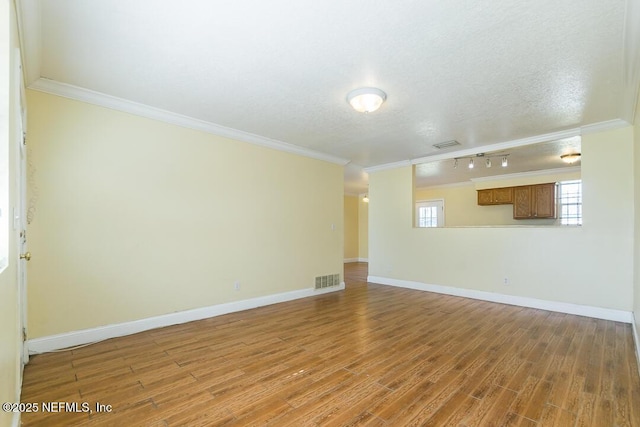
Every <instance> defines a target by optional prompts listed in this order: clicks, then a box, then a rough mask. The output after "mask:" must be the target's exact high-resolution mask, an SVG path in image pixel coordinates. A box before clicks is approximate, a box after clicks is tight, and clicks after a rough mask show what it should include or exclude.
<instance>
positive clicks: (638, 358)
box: [631, 313, 640, 373]
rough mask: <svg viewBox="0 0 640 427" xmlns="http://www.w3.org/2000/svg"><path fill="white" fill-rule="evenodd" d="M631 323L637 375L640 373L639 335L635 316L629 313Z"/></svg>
mask: <svg viewBox="0 0 640 427" xmlns="http://www.w3.org/2000/svg"><path fill="white" fill-rule="evenodd" d="M631 316H632V318H633V321H632V322H631V325H632V326H633V342H634V343H635V344H636V362H637V363H638V373H640V335H638V328H637V327H636V316H635V313H631Z"/></svg>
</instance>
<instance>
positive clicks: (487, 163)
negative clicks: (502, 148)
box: [453, 153, 509, 169]
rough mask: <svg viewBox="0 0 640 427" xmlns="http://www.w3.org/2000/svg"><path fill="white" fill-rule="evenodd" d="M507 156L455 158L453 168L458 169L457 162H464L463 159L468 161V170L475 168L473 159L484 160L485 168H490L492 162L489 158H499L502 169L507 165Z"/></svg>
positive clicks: (483, 154)
mask: <svg viewBox="0 0 640 427" xmlns="http://www.w3.org/2000/svg"><path fill="white" fill-rule="evenodd" d="M508 156H509V154H495V155H491V154H489V155H487V154H486V153H478V154H474V155H473V156H462V157H455V158H454V159H453V168H454V169H456V168H457V167H458V160H464V159H469V169H473V168H474V167H475V159H484V165H485V166H486V167H487V168H490V167H491V166H492V165H493V162H492V161H491V158H492V157H494V158H501V159H502V162H501V164H502V167H503V168H506V167H507V165H508V163H507V157H508Z"/></svg>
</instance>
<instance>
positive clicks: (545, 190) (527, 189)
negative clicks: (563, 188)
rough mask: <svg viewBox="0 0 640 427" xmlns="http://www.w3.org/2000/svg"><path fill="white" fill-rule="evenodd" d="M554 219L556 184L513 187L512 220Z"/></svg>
mask: <svg viewBox="0 0 640 427" xmlns="http://www.w3.org/2000/svg"><path fill="white" fill-rule="evenodd" d="M555 217H556V184H555V183H554V182H552V183H548V184H537V185H524V186H520V187H513V218H515V219H543V218H555Z"/></svg>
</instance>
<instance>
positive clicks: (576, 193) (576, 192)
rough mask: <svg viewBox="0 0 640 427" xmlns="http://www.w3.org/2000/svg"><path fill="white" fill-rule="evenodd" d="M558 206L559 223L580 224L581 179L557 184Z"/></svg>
mask: <svg viewBox="0 0 640 427" xmlns="http://www.w3.org/2000/svg"><path fill="white" fill-rule="evenodd" d="M558 207H559V208H560V209H559V210H560V224H561V225H582V181H581V180H576V181H563V182H560V183H559V184H558Z"/></svg>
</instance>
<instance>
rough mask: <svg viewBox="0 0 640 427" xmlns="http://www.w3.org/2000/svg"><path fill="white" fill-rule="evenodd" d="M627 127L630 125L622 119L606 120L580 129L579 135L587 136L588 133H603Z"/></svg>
mask: <svg viewBox="0 0 640 427" xmlns="http://www.w3.org/2000/svg"><path fill="white" fill-rule="evenodd" d="M627 126H631V124H630V123H629V122H627V121H625V120H622V119H613V120H607V121H605V122H599V123H593V124H591V125H584V126H582V127H581V128H580V134H581V135H588V134H590V133H597V132H604V131H606V130H612V129H619V128H623V127H627Z"/></svg>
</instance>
